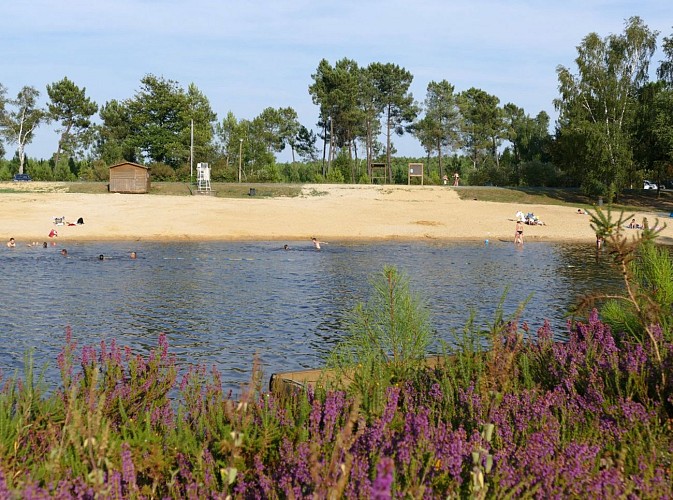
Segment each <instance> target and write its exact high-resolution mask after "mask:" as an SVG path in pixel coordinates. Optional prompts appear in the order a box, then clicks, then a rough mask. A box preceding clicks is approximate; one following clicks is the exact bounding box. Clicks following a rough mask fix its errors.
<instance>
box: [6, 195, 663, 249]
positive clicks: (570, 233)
mask: <svg viewBox="0 0 673 500" xmlns="http://www.w3.org/2000/svg"><path fill="white" fill-rule="evenodd" d="M36 184H38V183H36ZM518 210H521V211H523V212H524V213H527V212H533V213H535V215H537V216H538V217H540V219H541V220H543V221H544V222H545V224H546V225H544V226H525V233H524V236H525V241H577V242H588V243H593V242H594V241H595V235H594V233H593V231H592V230H591V227H590V225H589V217H588V216H587V215H578V214H577V211H576V210H577V209H576V208H574V207H562V206H556V205H518V204H512V203H493V202H486V201H479V200H461V199H460V198H459V197H458V194H457V193H456V191H455V190H454V189H453V188H449V187H445V186H369V185H334V184H320V185H315V184H314V185H307V186H304V189H303V194H302V196H299V197H295V198H282V197H280V198H256V197H254V196H253V197H249V198H245V199H228V198H215V197H211V196H204V195H198V196H162V195H130V194H128V195H127V194H71V193H59V192H3V193H0V228H1V231H2V237H3V238H5V241H6V240H8V239H9V238H10V237H14V238H15V239H16V240H17V243H18V244H21V243H28V242H32V241H39V242H42V241H47V240H49V238H48V234H49V232H50V231H51V230H52V229H56V230H57V231H58V241H60V242H64V243H65V242H68V241H115V240H118V241H190V240H192V241H216V240H217V241H240V240H249V241H277V240H278V241H283V240H284V241H302V240H308V239H310V238H311V237H312V236H315V237H317V238H318V239H320V240H323V241H327V242H330V240H332V241H377V240H400V241H412V240H428V241H431V240H439V241H442V240H446V241H457V240H466V241H484V240H486V239H488V240H493V241H495V240H504V241H513V234H514V225H515V220H514V219H515V214H516V212H517V211H518ZM659 215H660V216H661V214H659ZM62 216H65V217H66V220H68V221H70V222H75V221H77V219H78V218H80V217H81V218H83V219H84V224H83V225H76V226H55V225H54V223H53V221H54V217H62ZM656 216H657V214H653V213H648V212H640V213H637V214H636V217H638V218H639V220H640V219H642V217H648V219H649V220H651V221H654V219H655V218H656ZM663 222H666V221H665V220H664V221H663ZM661 236H662V238H661V239H662V242H667V241H673V227H671V226H669V227H667V228H666V229H665V230H664V232H663V233H662V235H661Z"/></svg>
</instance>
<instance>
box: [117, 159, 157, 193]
mask: <svg viewBox="0 0 673 500" xmlns="http://www.w3.org/2000/svg"><path fill="white" fill-rule="evenodd" d="M149 190H150V168H149V167H146V166H145V165H140V164H138V163H132V162H130V161H125V162H123V163H118V164H116V165H112V166H111V167H110V184H109V191H110V192H111V193H148V192H149Z"/></svg>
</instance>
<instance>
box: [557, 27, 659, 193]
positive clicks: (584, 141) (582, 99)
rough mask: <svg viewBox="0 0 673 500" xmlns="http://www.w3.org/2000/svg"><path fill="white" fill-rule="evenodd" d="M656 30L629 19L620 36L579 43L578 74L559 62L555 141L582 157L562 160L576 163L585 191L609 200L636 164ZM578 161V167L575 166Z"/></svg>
mask: <svg viewBox="0 0 673 500" xmlns="http://www.w3.org/2000/svg"><path fill="white" fill-rule="evenodd" d="M656 38H657V32H653V31H651V30H650V29H648V27H647V26H645V24H644V23H643V22H642V20H641V19H640V18H639V17H632V18H630V19H629V20H628V21H627V22H626V23H625V29H624V32H623V33H622V34H620V35H609V36H607V37H606V38H601V37H599V36H598V35H597V34H596V33H591V34H589V35H587V36H586V37H585V38H584V39H583V40H582V43H581V44H580V45H579V46H578V47H577V52H578V56H577V58H576V59H575V63H576V65H577V73H573V72H572V71H571V70H570V69H569V68H566V67H564V66H559V67H558V68H557V70H556V72H557V75H558V80H559V91H560V94H561V95H560V97H559V98H557V99H556V100H555V101H554V105H555V107H556V109H557V110H558V111H559V128H558V132H557V140H558V141H559V142H561V143H563V142H566V143H569V144H572V145H573V147H571V148H563V147H562V148H560V149H561V150H565V151H567V152H571V154H573V155H580V154H581V155H582V157H576V158H568V157H567V156H563V157H561V158H558V161H559V163H560V164H561V165H564V164H565V165H566V166H567V165H568V164H571V163H574V172H575V173H577V174H578V175H579V176H580V179H579V180H580V182H581V185H582V187H583V188H584V190H585V192H587V193H589V194H602V195H606V196H607V197H608V200H611V199H612V198H613V196H614V195H615V194H617V193H619V191H620V190H621V189H623V188H624V187H625V186H626V185H627V184H628V177H629V175H628V172H629V170H630V169H631V168H632V147H631V142H630V136H629V132H628V131H629V129H630V127H631V125H630V124H631V121H632V119H633V115H634V111H635V108H636V97H637V92H638V89H639V88H640V87H641V86H642V85H643V84H644V83H646V82H647V79H648V68H649V64H650V60H651V58H652V55H653V54H654V51H655V49H656ZM577 162H579V165H578V164H577Z"/></svg>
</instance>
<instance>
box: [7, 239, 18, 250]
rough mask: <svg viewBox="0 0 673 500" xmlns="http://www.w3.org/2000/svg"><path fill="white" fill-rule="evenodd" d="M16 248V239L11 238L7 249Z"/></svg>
mask: <svg viewBox="0 0 673 500" xmlns="http://www.w3.org/2000/svg"><path fill="white" fill-rule="evenodd" d="M15 246H16V241H14V238H10V239H9V241H8V242H7V248H14V247H15Z"/></svg>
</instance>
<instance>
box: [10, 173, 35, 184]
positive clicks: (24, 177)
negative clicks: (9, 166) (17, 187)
mask: <svg viewBox="0 0 673 500" xmlns="http://www.w3.org/2000/svg"><path fill="white" fill-rule="evenodd" d="M32 180H33V179H31V178H30V175H28V174H16V175H15V176H14V182H28V181H32Z"/></svg>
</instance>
